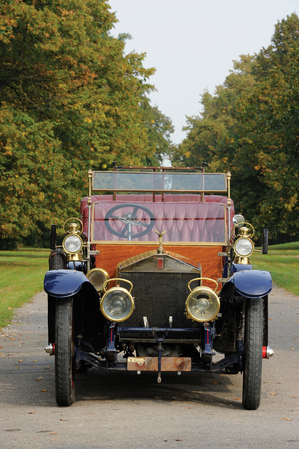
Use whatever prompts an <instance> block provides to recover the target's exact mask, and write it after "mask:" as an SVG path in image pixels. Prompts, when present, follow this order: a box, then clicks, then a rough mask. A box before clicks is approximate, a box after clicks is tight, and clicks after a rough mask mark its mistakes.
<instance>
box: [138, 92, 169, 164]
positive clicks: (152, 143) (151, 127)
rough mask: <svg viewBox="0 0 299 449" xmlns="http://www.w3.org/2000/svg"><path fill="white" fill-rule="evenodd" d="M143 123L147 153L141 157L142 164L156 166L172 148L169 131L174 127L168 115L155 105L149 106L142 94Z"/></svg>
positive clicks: (147, 100)
mask: <svg viewBox="0 0 299 449" xmlns="http://www.w3.org/2000/svg"><path fill="white" fill-rule="evenodd" d="M141 113H142V117H143V123H144V124H145V125H146V128H147V137H148V148H149V150H150V151H149V154H148V155H146V156H145V157H144V158H143V159H142V165H145V166H151V167H158V166H160V165H161V163H162V162H163V157H164V156H165V155H167V156H169V155H170V151H171V148H172V143H171V137H170V136H171V133H173V132H174V127H173V125H172V122H171V120H170V118H169V117H166V116H165V115H163V114H162V113H161V112H160V111H159V109H158V107H157V106H151V105H150V101H149V99H148V98H147V97H146V96H144V97H143V98H142V102H141Z"/></svg>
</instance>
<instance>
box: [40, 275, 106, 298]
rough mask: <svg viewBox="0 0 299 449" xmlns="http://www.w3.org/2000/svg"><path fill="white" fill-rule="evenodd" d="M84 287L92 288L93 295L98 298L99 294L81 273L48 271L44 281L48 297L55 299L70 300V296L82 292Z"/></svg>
mask: <svg viewBox="0 0 299 449" xmlns="http://www.w3.org/2000/svg"><path fill="white" fill-rule="evenodd" d="M86 284H87V285H86ZM83 285H86V286H87V287H88V288H91V290H92V293H93V294H96V295H97V296H98V293H97V291H96V289H95V288H94V286H93V285H92V283H91V282H90V281H89V279H87V277H86V276H85V274H83V273H82V272H81V271H75V270H52V271H47V272H46V275H45V279H44V289H45V291H46V292H47V293H48V295H51V296H53V297H54V298H68V297H70V296H74V295H76V293H78V292H79V291H80V290H81V288H82V286H83Z"/></svg>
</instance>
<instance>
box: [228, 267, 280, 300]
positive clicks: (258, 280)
mask: <svg viewBox="0 0 299 449" xmlns="http://www.w3.org/2000/svg"><path fill="white" fill-rule="evenodd" d="M231 284H233V286H234V289H235V292H237V293H238V294H240V295H241V296H244V297H246V298H262V297H264V296H267V295H268V294H269V293H270V292H271V290H272V278H271V274H270V273H269V272H268V271H260V270H242V271H238V272H236V273H234V274H233V275H232V276H231V277H230V278H229V279H228V280H227V282H226V283H225V284H224V286H223V288H222V291H223V290H224V289H226V287H227V286H228V285H231Z"/></svg>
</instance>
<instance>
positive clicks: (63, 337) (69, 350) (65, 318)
mask: <svg viewBox="0 0 299 449" xmlns="http://www.w3.org/2000/svg"><path fill="white" fill-rule="evenodd" d="M73 339H74V337H73V298H67V299H59V300H57V304H56V315H55V390H56V402H57V404H58V405H60V406H69V405H71V404H72V403H73V402H74V400H75V366H74V344H73Z"/></svg>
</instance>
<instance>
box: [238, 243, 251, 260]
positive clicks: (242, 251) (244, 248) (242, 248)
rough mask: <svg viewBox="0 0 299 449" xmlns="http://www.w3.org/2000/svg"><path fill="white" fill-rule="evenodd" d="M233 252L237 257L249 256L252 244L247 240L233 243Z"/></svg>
mask: <svg viewBox="0 0 299 449" xmlns="http://www.w3.org/2000/svg"><path fill="white" fill-rule="evenodd" d="M235 250H236V253H237V254H238V255H239V256H244V257H246V256H249V255H250V254H251V253H252V250H253V245H252V242H251V241H250V240H248V239H239V240H237V241H236V243H235Z"/></svg>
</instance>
